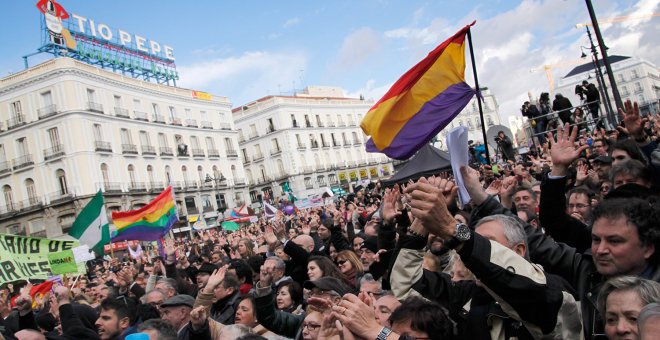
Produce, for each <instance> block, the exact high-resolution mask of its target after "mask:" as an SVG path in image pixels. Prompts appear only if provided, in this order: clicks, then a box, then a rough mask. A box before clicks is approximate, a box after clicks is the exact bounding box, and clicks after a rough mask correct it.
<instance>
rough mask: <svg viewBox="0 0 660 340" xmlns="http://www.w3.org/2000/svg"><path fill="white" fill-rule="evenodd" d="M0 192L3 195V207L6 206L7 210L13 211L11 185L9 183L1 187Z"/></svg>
mask: <svg viewBox="0 0 660 340" xmlns="http://www.w3.org/2000/svg"><path fill="white" fill-rule="evenodd" d="M2 192H3V193H4V195H5V207H6V208H7V211H13V210H14V195H13V193H12V191H11V187H10V186H9V185H5V186H3V187H2Z"/></svg>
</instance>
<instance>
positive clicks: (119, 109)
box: [115, 106, 131, 118]
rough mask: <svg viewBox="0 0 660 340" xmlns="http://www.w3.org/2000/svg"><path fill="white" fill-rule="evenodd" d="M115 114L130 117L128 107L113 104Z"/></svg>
mask: <svg viewBox="0 0 660 340" xmlns="http://www.w3.org/2000/svg"><path fill="white" fill-rule="evenodd" d="M115 116H117V117H122V118H131V116H130V115H129V114H128V109H125V108H123V107H118V106H115Z"/></svg>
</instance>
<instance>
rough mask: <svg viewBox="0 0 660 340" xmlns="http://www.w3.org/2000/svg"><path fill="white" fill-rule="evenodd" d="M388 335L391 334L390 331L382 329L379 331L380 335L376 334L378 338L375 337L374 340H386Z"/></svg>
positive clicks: (385, 328)
mask: <svg viewBox="0 0 660 340" xmlns="http://www.w3.org/2000/svg"><path fill="white" fill-rule="evenodd" d="M390 333H392V330H391V329H389V328H387V327H383V328H382V329H381V330H380V333H378V336H377V337H376V340H386V339H387V337H388V336H389V335H390Z"/></svg>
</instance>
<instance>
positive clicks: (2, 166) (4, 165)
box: [0, 162, 11, 175]
mask: <svg viewBox="0 0 660 340" xmlns="http://www.w3.org/2000/svg"><path fill="white" fill-rule="evenodd" d="M10 173H11V164H10V163H9V162H0V175H4V174H10Z"/></svg>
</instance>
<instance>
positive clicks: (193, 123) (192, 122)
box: [186, 119, 197, 127]
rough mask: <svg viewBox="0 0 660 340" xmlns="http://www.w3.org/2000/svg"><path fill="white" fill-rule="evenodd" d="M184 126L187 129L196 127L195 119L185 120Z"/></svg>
mask: <svg viewBox="0 0 660 340" xmlns="http://www.w3.org/2000/svg"><path fill="white" fill-rule="evenodd" d="M186 126H188V127H197V120H196V119H186Z"/></svg>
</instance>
